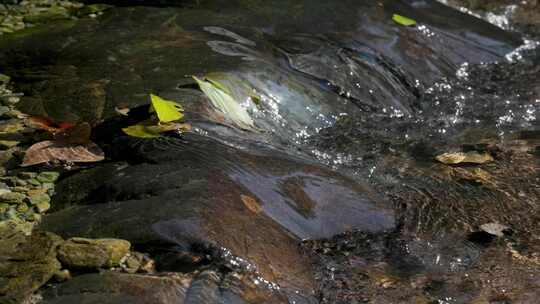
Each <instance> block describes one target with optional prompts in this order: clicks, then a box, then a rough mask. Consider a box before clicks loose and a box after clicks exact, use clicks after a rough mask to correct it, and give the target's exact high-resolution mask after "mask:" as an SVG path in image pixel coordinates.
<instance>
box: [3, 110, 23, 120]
mask: <svg viewBox="0 0 540 304" xmlns="http://www.w3.org/2000/svg"><path fill="white" fill-rule="evenodd" d="M4 115H5V116H6V117H8V118H18V119H23V118H26V117H28V115H26V114H24V113H23V112H21V111H19V110H10V111H9V112H6V113H5V114H4Z"/></svg>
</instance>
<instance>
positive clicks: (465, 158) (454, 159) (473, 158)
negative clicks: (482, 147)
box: [435, 151, 494, 165]
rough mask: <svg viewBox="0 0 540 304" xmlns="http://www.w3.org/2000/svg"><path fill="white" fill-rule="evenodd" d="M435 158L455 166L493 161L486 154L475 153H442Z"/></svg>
mask: <svg viewBox="0 0 540 304" xmlns="http://www.w3.org/2000/svg"><path fill="white" fill-rule="evenodd" d="M435 158H436V159H437V160H438V161H440V162H441V163H443V164H447V165H457V164H461V163H470V164H485V163H488V162H492V161H493V160H494V159H493V157H492V156H491V155H489V154H488V153H478V152H476V151H470V152H456V153H444V154H441V155H438V156H436V157H435Z"/></svg>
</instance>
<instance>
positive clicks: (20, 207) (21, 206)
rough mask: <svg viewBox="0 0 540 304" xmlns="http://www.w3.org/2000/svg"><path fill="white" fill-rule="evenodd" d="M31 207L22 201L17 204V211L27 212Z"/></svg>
mask: <svg viewBox="0 0 540 304" xmlns="http://www.w3.org/2000/svg"><path fill="white" fill-rule="evenodd" d="M29 209H30V208H29V207H28V205H27V204H24V203H22V204H19V205H17V211H18V212H19V213H26V212H27V211H28V210H29Z"/></svg>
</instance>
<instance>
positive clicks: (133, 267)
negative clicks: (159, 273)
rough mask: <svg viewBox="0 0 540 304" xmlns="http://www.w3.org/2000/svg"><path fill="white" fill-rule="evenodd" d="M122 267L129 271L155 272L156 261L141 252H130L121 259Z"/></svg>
mask: <svg viewBox="0 0 540 304" xmlns="http://www.w3.org/2000/svg"><path fill="white" fill-rule="evenodd" d="M121 264H122V265H121V267H122V269H123V270H124V271H126V272H127V273H136V272H143V273H153V272H155V261H154V260H152V259H151V258H150V257H148V256H147V255H145V254H142V253H140V252H130V253H128V254H127V255H126V256H125V257H124V258H123V259H122V261H121Z"/></svg>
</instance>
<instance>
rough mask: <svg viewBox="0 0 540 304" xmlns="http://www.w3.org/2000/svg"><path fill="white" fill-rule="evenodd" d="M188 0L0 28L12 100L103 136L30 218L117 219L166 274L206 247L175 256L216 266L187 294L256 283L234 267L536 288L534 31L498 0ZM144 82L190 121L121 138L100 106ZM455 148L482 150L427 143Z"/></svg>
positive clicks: (496, 289) (420, 298) (504, 293)
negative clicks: (407, 22) (487, 8)
mask: <svg viewBox="0 0 540 304" xmlns="http://www.w3.org/2000/svg"><path fill="white" fill-rule="evenodd" d="M441 2H442V1H441ZM186 3H187V4H182V5H179V6H176V7H159V8H158V7H144V6H136V7H130V6H127V7H115V8H112V9H110V10H108V11H106V12H105V14H104V15H103V16H99V17H98V18H95V19H89V18H87V19H81V20H78V21H76V22H68V23H58V24H55V25H54V26H52V27H48V28H44V29H42V30H39V31H37V32H36V33H35V34H33V35H29V36H23V37H15V36H14V37H13V38H9V39H4V40H1V41H0V46H2V49H3V51H2V53H0V67H1V68H2V69H3V70H4V71H6V74H9V75H12V76H13V79H14V81H15V82H16V84H17V85H18V89H19V90H20V91H22V92H24V93H25V98H23V100H22V101H21V107H22V109H23V110H24V111H25V112H27V113H31V114H35V115H45V116H48V117H52V118H54V119H56V120H59V121H66V120H68V121H69V120H71V121H89V122H94V123H95V124H96V125H97V127H96V128H95V130H94V131H95V134H94V135H95V137H96V141H97V143H98V144H100V146H102V148H103V149H104V150H105V152H106V154H107V156H108V159H107V162H106V163H105V164H103V165H98V166H95V167H92V168H87V169H86V170H82V171H81V172H77V173H74V174H72V175H71V176H69V177H68V178H65V179H64V180H63V181H62V182H61V183H60V184H59V189H58V191H57V192H58V194H57V196H56V197H55V198H54V200H53V205H54V208H55V212H53V213H51V214H50V215H49V216H47V217H46V218H45V219H44V222H43V224H42V228H43V229H48V230H51V231H55V232H57V233H59V234H61V235H63V236H66V237H68V236H87V237H120V238H124V239H128V240H129V241H131V242H132V243H133V244H134V245H135V246H136V247H137V248H140V249H141V250H143V251H146V252H150V253H151V254H152V255H153V256H155V257H156V260H157V261H158V264H159V269H160V271H162V272H164V273H165V272H170V271H180V270H179V269H184V268H186V267H187V266H185V265H184V266H182V267H179V266H178V265H179V264H182V263H187V262H185V261H184V260H182V259H177V260H175V258H174V257H175V254H179V253H186V252H188V253H190V254H192V255H199V256H200V257H201V259H202V260H204V261H206V262H205V263H202V266H201V264H198V263H195V262H189V263H188V264H190V266H189V267H187V268H189V269H190V270H193V269H206V268H208V267H210V268H211V267H214V266H215V265H219V267H222V268H219V267H218V266H215V267H218V268H219V269H221V270H220V271H221V272H219V273H221V274H220V275H221V276H222V277H221V281H220V280H219V279H215V278H213V277H201V276H199V277H198V279H197V280H198V281H197V280H196V281H195V283H193V286H194V287H193V288H192V289H190V290H191V291H190V292H188V293H187V294H186V298H185V299H183V300H182V301H184V302H183V303H262V300H253V301H252V302H250V301H251V300H249V297H247V296H245V295H244V296H243V298H242V297H239V296H233V295H232V294H234V292H232V293H230V292H228V291H224V290H228V289H227V288H229V287H227V286H225V287H223V285H221V286H222V287H220V288H221V289H220V290H221V291H219V290H218V289H217V287H216V286H218V285H219V284H224V283H223V282H225V281H226V280H225V279H223V278H224V277H226V274H227V273H229V272H233V273H234V272H238V273H253V274H254V275H253V277H252V280H251V282H252V283H254V284H256V285H258V286H261V285H264V286H265V288H269V289H270V290H272V291H273V292H276V293H279V294H281V293H282V294H283V295H284V299H286V300H283V301H287V302H289V303H319V302H320V303H536V302H535V301H536V299H538V297H540V290H538V282H540V272H539V271H540V269H539V267H540V264H539V263H538V256H537V254H538V251H537V250H538V249H540V242H539V238H538V235H539V234H538V233H539V232H540V227H538V224H537V223H538V220H540V218H539V214H540V213H539V211H540V210H539V208H540V205H539V200H538V199H539V198H540V189H539V185H540V175H539V171H538V166H539V160H540V159H539V155H540V154H539V148H538V143H539V140H540V135H539V134H540V133H539V130H540V128H539V122H538V119H537V115H538V113H539V111H540V82H539V79H540V69H539V66H540V53H539V52H540V51H539V50H538V48H537V47H538V45H539V43H538V42H537V41H536V40H535V37H534V36H531V35H528V34H524V33H520V32H517V31H513V30H514V29H513V27H512V24H511V21H509V19H507V18H508V16H510V14H512V12H513V10H514V8H512V6H510V7H508V9H507V10H506V13H507V14H508V15H495V14H492V13H488V14H477V13H475V14H474V16H472V15H469V14H467V13H471V12H470V11H468V10H466V9H459V8H458V9H453V8H451V7H449V6H446V5H444V4H443V3H440V2H437V1H413V0H407V1H406V0H403V1H390V0H385V1H373V2H371V1H353V0H341V1H313V0H309V1H286V0H279V1H241V0H236V1H231V0H229V1H220V0H212V1H201V3H199V4H197V3H192V4H190V3H188V2H186ZM394 14H399V15H402V16H406V17H408V18H411V19H414V20H416V22H417V23H416V25H414V26H404V25H401V24H398V23H397V22H394V21H393V20H392V17H393V15H394ZM475 16H477V17H481V18H484V19H486V20H487V21H484V20H481V19H478V18H476V17H475ZM490 23H493V24H490ZM192 75H195V76H197V77H199V78H200V79H206V80H208V81H209V83H213V84H216V85H217V86H218V87H219V89H220V90H222V92H226V94H227V95H228V96H230V97H231V98H230V99H228V103H224V104H216V103H215V102H213V101H211V100H210V99H208V98H207V97H206V96H205V95H204V94H203V92H201V90H200V89H199V87H198V86H197V83H196V82H195V81H194V80H193V78H192V77H191V76H192ZM150 92H154V93H157V94H159V95H160V96H163V97H165V98H167V99H171V100H177V101H179V102H181V103H182V104H183V106H184V108H185V111H186V113H185V114H186V115H185V119H186V121H187V122H189V123H191V124H192V126H193V129H192V132H190V133H188V134H169V135H167V136H164V137H162V138H160V139H156V140H140V139H133V138H129V137H127V136H124V135H123V134H122V133H121V132H120V127H121V126H125V125H126V124H129V123H131V121H127V120H126V118H118V117H117V114H116V113H115V111H114V108H115V107H116V106H118V105H120V104H128V105H129V106H130V107H131V108H132V109H137V108H138V107H141V106H143V105H145V104H147V103H148V100H147V98H148V97H147V96H148V93H150ZM134 112H136V110H134ZM119 126H120V127H119ZM458 151H462V152H468V151H476V152H481V153H484V152H485V153H488V154H490V155H492V156H493V158H494V161H492V162H490V163H486V164H467V165H457V166H451V165H446V164H442V163H440V162H438V161H437V160H436V156H437V155H441V154H443V153H447V152H458ZM489 223H500V224H502V225H504V227H506V228H507V229H506V230H505V231H506V232H505V234H504V236H493V235H491V234H489V233H487V232H486V231H484V230H485V229H484V230H482V228H481V227H482V225H484V224H489ZM164 248H165V249H164ZM171 252H173V253H171ZM214 260H215V261H219V262H209V261H214ZM171 261H176V262H171ZM178 261H181V262H178ZM209 265H210V266H209ZM212 265H214V266H212ZM201 267H202V268H201ZM205 267H206V268H205ZM224 268H225V269H227V270H226V271H223V269H224ZM216 280H217V281H216ZM209 282H210V283H209ZM197 284H198V285H197ZM212 284H213V285H212ZM240 289H241V288H240ZM233 290H234V288H233ZM66 292H67V291H66ZM209 294H212V296H209ZM236 294H238V293H236ZM203 298H204V300H203ZM47 299H48V298H46V299H45V300H46V301H50V303H64V302H55V301H60V300H55V298H54V297H51V298H50V299H48V300H47ZM274 300H275V299H265V300H264V301H267V303H281V302H280V301H281V300H275V302H272V301H274ZM257 301H260V302H257ZM47 303H49V302H47ZM66 303H67V302H66Z"/></svg>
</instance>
